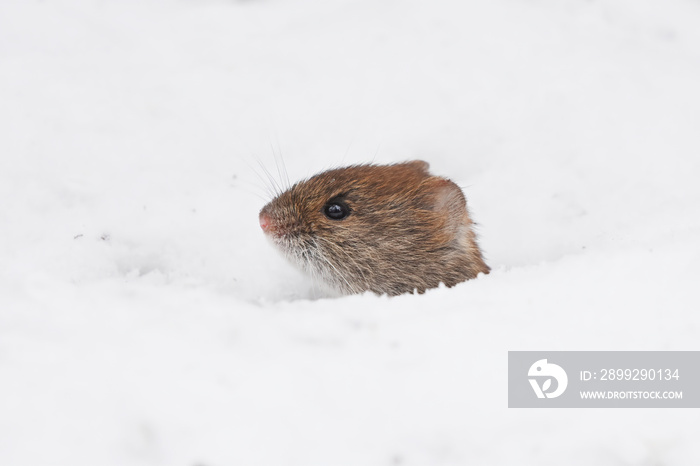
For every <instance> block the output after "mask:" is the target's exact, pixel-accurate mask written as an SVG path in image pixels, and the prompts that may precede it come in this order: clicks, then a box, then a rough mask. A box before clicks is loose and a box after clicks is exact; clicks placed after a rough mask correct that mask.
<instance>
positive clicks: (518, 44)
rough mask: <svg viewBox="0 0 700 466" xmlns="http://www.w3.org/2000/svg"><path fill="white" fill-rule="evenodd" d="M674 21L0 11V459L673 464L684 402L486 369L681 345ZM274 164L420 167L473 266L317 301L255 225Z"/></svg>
mask: <svg viewBox="0 0 700 466" xmlns="http://www.w3.org/2000/svg"><path fill="white" fill-rule="evenodd" d="M699 21H700V3H698V2H697V1H691V0H668V1H665V2H657V1H653V0H634V1H633V0H597V1H583V0H532V1H514V0H493V1H489V2H464V1H459V0H439V1H427V0H409V1H403V2H398V1H390V0H385V1H376V0H373V1H370V0H338V1H335V0H324V1H322V0H297V1H294V2H291V1H282V0H248V1H233V0H229V1H224V0H198V1H195V0H167V1H166V0H141V1H138V2H137V1H121V2H120V1H104V0H103V1H89V0H52V1H38V0H3V1H2V2H1V3H0V199H2V201H1V202H0V264H1V265H0V464H2V465H8V466H14V465H20V466H24V465H71V466H81V465H96V464H99V465H186V466H195V465H199V466H217V465H265V466H267V465H269V466H287V465H290V466H291V465H299V466H313V465H319V466H328V465H334V466H344V465H347V466H357V465H363V466H372V465H387V466H398V465H402V466H411V465H426V466H438V465H475V464H478V465H519V466H520V465H538V466H540V465H556V466H560V465H591V464H594V465H596V466H605V465H639V466H643V465H644V466H646V465H662V464H663V465H667V466H672V465H688V464H698V463H699V462H700V450H699V449H698V448H697V425H698V421H700V415H698V413H697V411H696V410H692V409H678V410H672V409H667V410H658V409H657V410H653V409H646V410H641V409H640V410H636V409H635V410H624V409H621V410H614V409H608V410H574V409H569V410H567V409H558V410H544V409H538V410H517V409H508V408H507V383H506V369H507V367H506V365H507V364H506V363H507V360H506V358H507V351H509V350H622V349H627V350H697V349H698V340H699V338H698V337H699V336H700V327H699V325H700V317H699V316H698V309H699V305H700V295H699V294H698V291H697V287H698V283H699V281H700V266H699V264H700V216H699V215H698V213H699V211H698V204H699V202H700V184H698V182H697V178H698V176H699V175H700V110H699V109H700V86H699V85H698V83H700V29H699V28H698V27H697V25H698V24H699ZM280 154H281V155H280ZM280 158H283V160H284V163H285V164H286V167H287V170H288V173H289V178H290V179H291V180H292V181H294V180H296V179H300V178H303V177H305V176H309V175H312V174H314V173H316V172H318V171H321V170H323V169H325V168H328V167H330V166H342V165H345V164H350V163H358V162H368V161H372V160H374V161H376V162H394V161H401V160H407V159H414V158H422V159H424V160H426V161H428V162H430V164H431V167H432V170H433V171H434V172H435V173H437V174H440V175H444V176H448V177H450V178H452V179H454V180H455V181H457V182H458V183H459V184H461V185H462V186H464V188H465V193H466V194H467V197H468V200H469V205H470V208H471V210H472V213H473V216H474V217H475V219H476V220H477V221H478V222H479V224H480V227H479V232H480V238H481V244H482V245H483V248H484V249H485V251H486V256H487V258H488V262H489V264H490V265H491V266H492V268H493V272H492V273H491V274H490V275H488V276H482V277H480V278H478V279H477V280H473V281H470V282H467V283H463V284H461V285H459V286H457V287H455V288H452V289H446V288H441V289H436V290H432V291H429V292H428V293H426V294H425V295H420V296H412V295H405V296H400V297H396V298H391V299H390V298H387V297H378V296H374V295H369V294H368V295H362V296H349V297H342V298H332V297H328V296H324V295H323V294H322V293H320V292H319V291H318V289H317V288H316V287H315V286H314V285H313V284H312V283H311V282H310V281H309V279H308V278H307V277H304V276H303V275H302V274H301V273H300V272H298V271H297V270H295V269H294V268H292V267H291V266H290V265H288V264H286V263H285V262H284V260H283V259H282V258H281V257H280V256H279V254H277V252H276V251H274V250H273V248H272V247H271V246H270V245H269V244H268V243H267V242H266V241H265V239H264V237H263V235H262V233H261V232H260V229H259V226H258V221H257V213H258V211H259V209H260V208H261V207H262V205H263V204H264V203H265V202H266V200H267V198H266V197H265V194H264V192H265V191H264V183H263V181H261V180H260V179H259V178H258V177H257V175H256V171H257V172H260V171H261V169H260V168H259V167H258V163H259V162H262V163H263V164H264V165H265V166H266V167H267V169H268V170H270V171H271V172H273V174H274V176H276V177H277V176H278V175H277V168H276V162H275V160H277V161H279V159H280ZM260 195H262V197H260Z"/></svg>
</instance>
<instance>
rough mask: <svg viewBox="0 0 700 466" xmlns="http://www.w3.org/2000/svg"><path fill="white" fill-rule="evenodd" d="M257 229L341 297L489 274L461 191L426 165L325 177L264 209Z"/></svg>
mask: <svg viewBox="0 0 700 466" xmlns="http://www.w3.org/2000/svg"><path fill="white" fill-rule="evenodd" d="M260 226H261V227H262V229H263V231H264V232H265V233H266V234H267V236H268V237H270V238H271V239H272V240H273V242H274V243H275V244H276V245H277V246H278V247H279V248H280V249H281V250H282V252H283V253H284V254H285V255H286V256H287V257H288V258H289V259H291V260H292V261H293V262H295V263H297V264H298V265H300V266H301V267H302V268H304V269H305V270H307V271H309V272H310V273H311V274H312V275H313V276H316V277H318V278H320V279H322V280H323V281H325V282H327V283H328V284H330V285H332V286H334V287H336V288H338V289H340V290H341V291H344V292H350V293H355V292H362V291H366V290H372V291H375V292H377V293H388V294H399V293H402V292H406V291H412V290H414V289H418V290H420V291H422V290H424V289H426V288H430V287H433V286H437V285H438V284H439V283H440V282H444V283H446V284H447V285H450V286H451V285H453V284H455V283H457V282H460V281H462V280H465V279H466V278H472V276H475V275H476V274H477V273H478V272H479V271H483V272H487V271H488V268H487V267H486V265H485V264H484V263H483V261H482V260H481V254H480V253H479V251H478V247H476V243H475V242H474V234H473V233H472V230H471V221H470V219H469V216H468V213H467V210H466V201H465V198H464V195H463V194H462V191H461V190H460V189H459V187H458V186H457V185H455V184H454V183H452V182H451V181H449V180H446V179H444V178H439V177H436V176H432V175H431V174H430V173H429V172H428V164H427V163H425V162H423V161H413V162H407V163H401V164H395V165H356V166H351V167H347V168H340V169H334V170H329V171H326V172H323V173H320V174H318V175H316V176H314V177H312V178H309V179H308V180H305V181H301V182H299V183H297V184H295V185H294V186H292V187H291V188H290V189H289V190H287V191H286V192H284V193H282V194H280V195H279V196H278V197H276V198H275V199H273V200H272V201H271V202H270V203H268V204H267V205H266V206H265V207H263V209H262V210H261V212H260ZM470 261H471V262H473V265H474V267H469V264H468V262H470ZM465 274H466V275H469V276H468V277H466V278H464V276H465ZM460 277H461V278H460Z"/></svg>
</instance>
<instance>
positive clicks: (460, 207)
mask: <svg viewBox="0 0 700 466" xmlns="http://www.w3.org/2000/svg"><path fill="white" fill-rule="evenodd" d="M422 188H423V190H424V192H425V194H427V199H428V200H429V203H430V206H429V208H430V210H433V211H435V212H440V213H442V214H446V215H449V216H451V217H455V218H459V219H460V221H461V214H463V213H464V212H465V210H466V204H467V200H466V199H465V198H464V193H462V190H461V189H460V187H459V186H457V185H456V184H454V183H453V182H452V181H450V180H448V179H445V178H440V177H438V176H433V177H430V178H428V179H427V180H425V181H424V182H423V183H422Z"/></svg>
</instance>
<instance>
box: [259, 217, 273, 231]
mask: <svg viewBox="0 0 700 466" xmlns="http://www.w3.org/2000/svg"><path fill="white" fill-rule="evenodd" d="M258 219H259V220H260V228H262V230H263V231H264V232H265V233H267V230H269V229H270V225H271V224H272V222H271V221H270V217H268V216H267V215H265V214H263V213H261V214H260V217H259V218H258Z"/></svg>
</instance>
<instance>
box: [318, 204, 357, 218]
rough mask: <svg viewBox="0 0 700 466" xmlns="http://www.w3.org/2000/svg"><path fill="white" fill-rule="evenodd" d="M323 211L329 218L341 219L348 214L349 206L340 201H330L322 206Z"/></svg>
mask: <svg viewBox="0 0 700 466" xmlns="http://www.w3.org/2000/svg"><path fill="white" fill-rule="evenodd" d="M323 213H324V214H326V217H328V218H330V219H331V220H342V219H344V218H345V217H347V216H348V215H350V208H349V207H348V206H347V205H345V204H343V203H342V202H337V201H335V202H330V203H328V204H326V206H325V207H324V208H323Z"/></svg>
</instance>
